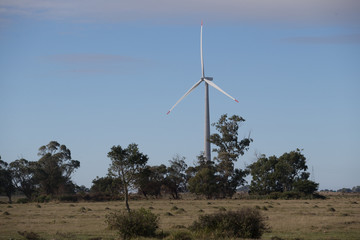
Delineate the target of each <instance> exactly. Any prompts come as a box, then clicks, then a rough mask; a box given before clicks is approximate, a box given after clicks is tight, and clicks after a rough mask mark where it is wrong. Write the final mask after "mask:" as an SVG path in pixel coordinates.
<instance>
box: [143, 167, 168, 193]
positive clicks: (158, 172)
mask: <svg viewBox="0 0 360 240" xmlns="http://www.w3.org/2000/svg"><path fill="white" fill-rule="evenodd" d="M166 174H167V169H166V166H165V165H164V164H161V165H160V166H146V167H145V168H144V169H143V170H142V171H141V172H140V173H139V175H138V177H137V179H136V186H137V187H138V190H139V192H141V193H142V194H143V195H144V196H145V197H146V198H147V196H148V195H150V196H155V197H158V196H160V195H161V187H162V186H163V184H164V183H165V177H166Z"/></svg>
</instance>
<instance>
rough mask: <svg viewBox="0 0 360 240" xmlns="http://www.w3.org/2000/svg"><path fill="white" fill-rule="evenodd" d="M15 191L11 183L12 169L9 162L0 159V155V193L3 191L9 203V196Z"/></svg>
mask: <svg viewBox="0 0 360 240" xmlns="http://www.w3.org/2000/svg"><path fill="white" fill-rule="evenodd" d="M14 192H15V187H14V185H13V183H12V171H11V169H10V168H9V164H8V163H7V162H4V161H2V160H1V156H0V193H5V194H6V196H7V197H8V199H9V203H11V202H12V201H11V196H12V194H13V193H14Z"/></svg>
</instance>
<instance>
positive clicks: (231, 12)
mask: <svg viewBox="0 0 360 240" xmlns="http://www.w3.org/2000/svg"><path fill="white" fill-rule="evenodd" d="M0 12H1V16H3V17H4V16H5V17H6V16H26V17H34V18H44V19H60V20H68V21H114V22H122V21H136V20H153V21H158V22H164V21H166V22H169V21H170V22H174V21H181V22H187V21H192V20H199V19H200V18H203V19H205V20H210V21H230V20H231V21H265V22H266V21H277V22H287V21H290V22H309V23H346V24H349V23H353V24H359V22H360V1H358V0H301V1H290V0H266V1H265V0H222V1H219V0H182V1H178V0H176V1H175V0H121V1H118V0H107V1H100V0H77V1H73V0H52V1H48V0H2V1H1V2H0Z"/></svg>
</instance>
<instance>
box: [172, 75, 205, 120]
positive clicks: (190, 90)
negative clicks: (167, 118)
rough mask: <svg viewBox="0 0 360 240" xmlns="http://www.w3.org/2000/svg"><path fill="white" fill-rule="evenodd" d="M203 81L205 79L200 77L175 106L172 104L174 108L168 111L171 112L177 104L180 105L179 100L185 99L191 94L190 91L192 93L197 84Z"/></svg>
mask: <svg viewBox="0 0 360 240" xmlns="http://www.w3.org/2000/svg"><path fill="white" fill-rule="evenodd" d="M202 81H203V79H200V80H199V81H198V82H197V83H195V84H194V86H192V87H191V88H190V89H189V90H188V91H187V92H186V93H185V94H184V96H182V97H181V98H180V99H179V100H178V101H177V102H176V103H175V105H174V106H172V108H170V110H169V111H168V112H167V114H169V113H170V112H171V111H172V110H173V109H174V107H175V106H176V105H178V103H179V102H181V100H183V99H184V98H185V97H186V96H187V95H189V93H191V92H192V91H193V90H194V89H195V88H196V87H197V86H199V84H200V83H201V82H202Z"/></svg>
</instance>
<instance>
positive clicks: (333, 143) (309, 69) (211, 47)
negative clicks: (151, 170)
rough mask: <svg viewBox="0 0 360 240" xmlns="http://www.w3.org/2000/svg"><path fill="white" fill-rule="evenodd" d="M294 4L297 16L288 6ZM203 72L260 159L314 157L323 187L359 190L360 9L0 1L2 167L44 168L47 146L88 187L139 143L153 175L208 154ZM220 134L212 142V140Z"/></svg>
mask: <svg viewBox="0 0 360 240" xmlns="http://www.w3.org/2000/svg"><path fill="white" fill-rule="evenodd" d="M290 2H291V3H290ZM201 20H203V21H204V29H203V48H204V59H205V60H204V61H205V73H206V75H207V76H212V77H214V82H215V83H216V84H217V85H218V86H220V87H221V88H222V89H223V90H225V91H226V92H228V93H229V94H231V95H232V96H234V97H235V98H237V99H238V100H239V102H240V103H235V102H233V101H231V100H230V99H229V98H227V97H226V96H224V95H223V94H221V93H219V92H218V91H217V90H215V89H213V88H211V89H210V117H211V122H215V121H217V120H218V119H219V117H220V116H221V115H222V114H224V113H227V114H228V115H233V114H237V115H240V116H242V117H243V118H245V119H246V122H245V123H244V124H243V125H242V126H241V128H240V132H239V135H240V136H241V137H243V136H244V137H245V136H248V134H249V132H251V136H252V138H253V139H254V142H253V143H252V145H251V147H250V150H249V151H248V152H247V153H246V154H245V155H244V156H243V157H241V158H240V159H239V161H238V162H237V164H236V166H237V167H240V168H244V167H245V166H246V164H250V163H252V162H253V161H254V160H255V159H256V155H257V154H266V155H268V156H270V155H277V156H280V155H281V154H283V153H284V152H289V151H292V150H295V149H296V148H301V149H304V150H303V153H304V155H305V156H306V157H307V160H308V166H309V167H310V169H309V170H310V171H311V168H313V169H314V177H315V181H316V182H319V183H320V188H321V189H325V188H331V189H338V188H341V187H353V186H356V185H359V184H360V181H359V180H360V177H359V174H358V171H359V169H360V158H359V156H360V147H359V146H360V127H359V122H360V107H359V106H360V94H359V92H360V2H358V1H352V0H316V1H310V0H305V1H299V2H298V3H297V2H294V1H285V0H272V1H258V0H254V1H245V0H239V1H233V0H225V1H221V2H220V1H213V0H211V1H202V0H197V1H161V0H148V1H145V0H141V1H127V0H126V1H115V0H109V1H105V2H104V1H98V0H88V1H83V0H79V1H60V0H55V1H44V0H29V1H22V0H11V1H10V0H3V1H1V2H0V112H1V118H0V155H1V157H2V159H3V160H5V161H8V162H11V161H14V160H16V159H18V158H21V157H23V158H26V159H28V160H31V161H35V160H38V156H37V149H38V148H39V147H40V146H42V145H45V144H47V143H48V142H49V141H51V140H56V141H58V142H59V143H61V144H65V145H66V146H67V147H68V148H69V149H70V150H71V151H72V156H73V158H74V159H77V160H80V162H81V167H80V169H78V170H77V172H76V173H75V174H74V177H73V179H74V181H75V182H76V183H77V184H79V185H82V184H84V185H86V186H88V187H90V186H91V181H92V180H93V179H94V178H95V177H96V176H105V175H106V173H107V169H108V167H109V164H110V160H109V159H108V158H107V157H106V155H107V153H108V152H109V151H110V148H111V147H112V146H113V145H121V146H123V147H126V146H127V145H128V144H130V143H132V142H135V143H137V144H139V147H140V150H141V151H142V152H144V153H145V154H147V155H148V156H149V158H150V160H149V164H151V165H159V164H162V163H164V164H168V160H170V159H171V158H172V157H173V156H174V155H175V154H180V155H182V156H185V157H186V161H187V163H188V165H192V164H193V162H194V160H195V159H196V156H197V155H198V154H199V153H200V151H202V150H203V130H204V129H203V128H204V88H203V85H201V86H199V87H198V88H197V89H196V90H194V91H193V92H192V93H191V94H190V95H189V96H188V97H187V98H185V99H184V100H183V101H182V102H181V103H180V104H179V105H178V106H177V107H176V108H175V109H174V110H173V112H172V113H171V114H170V115H166V113H167V111H168V110H169V109H170V107H171V106H172V105H173V104H174V103H175V102H176V101H177V100H178V99H179V98H180V97H181V96H182V95H183V94H184V93H185V92H186V91H187V90H188V89H189V88H190V87H191V86H192V85H193V84H194V83H195V82H196V81H198V80H199V79H200V77H201V68H200V44H199V41H200V23H201ZM212 131H213V132H214V129H212Z"/></svg>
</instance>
